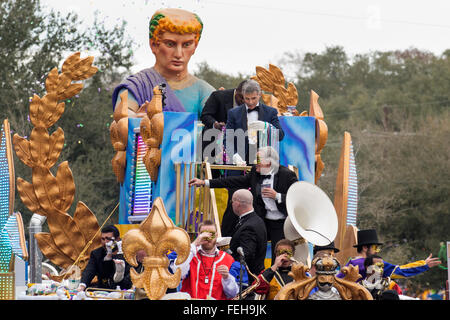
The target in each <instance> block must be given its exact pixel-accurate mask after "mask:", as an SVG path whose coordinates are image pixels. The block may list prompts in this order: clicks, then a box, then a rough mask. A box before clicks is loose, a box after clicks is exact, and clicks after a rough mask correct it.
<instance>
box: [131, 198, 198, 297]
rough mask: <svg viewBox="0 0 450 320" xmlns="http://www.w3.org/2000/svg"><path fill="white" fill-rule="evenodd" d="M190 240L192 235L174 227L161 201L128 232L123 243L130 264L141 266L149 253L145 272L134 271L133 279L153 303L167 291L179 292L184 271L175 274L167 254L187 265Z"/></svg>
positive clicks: (158, 199) (145, 262)
mask: <svg viewBox="0 0 450 320" xmlns="http://www.w3.org/2000/svg"><path fill="white" fill-rule="evenodd" d="M190 244H191V242H190V238H189V235H188V233H187V232H186V231H185V230H183V229H181V228H178V227H176V226H175V225H174V223H173V222H172V220H171V219H170V218H169V216H168V215H167V212H166V209H165V207H164V203H163V201H162V199H161V198H157V199H156V200H155V201H154V203H153V206H152V210H151V211H150V214H149V215H148V217H147V218H146V219H145V220H144V221H142V222H141V224H140V226H139V228H138V229H131V230H130V231H128V232H127V233H126V234H125V235H124V237H123V240H122V248H123V253H124V256H125V259H126V261H127V262H128V263H129V264H130V265H132V266H134V267H137V266H138V260H137V257H136V256H137V255H138V254H141V253H142V252H145V254H144V255H143V256H144V258H143V259H142V265H143V271H142V272H141V273H138V272H136V270H134V269H133V268H131V269H130V276H131V280H132V281H133V284H134V285H135V287H136V288H143V289H144V290H145V293H146V294H147V297H148V298H149V299H150V300H159V299H161V298H162V297H163V296H164V295H165V293H166V290H167V288H176V287H177V286H178V284H179V283H180V279H181V270H180V269H177V270H176V272H175V273H174V274H171V273H170V272H169V270H168V267H169V259H168V258H167V252H168V251H169V250H173V251H175V252H176V253H177V263H178V264H179V263H183V262H184V261H186V259H187V258H188V256H189V251H190Z"/></svg>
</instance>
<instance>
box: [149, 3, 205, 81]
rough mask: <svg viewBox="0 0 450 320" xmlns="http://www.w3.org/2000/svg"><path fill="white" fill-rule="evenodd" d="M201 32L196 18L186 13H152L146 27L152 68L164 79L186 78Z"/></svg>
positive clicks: (164, 10)
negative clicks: (154, 59)
mask: <svg viewBox="0 0 450 320" xmlns="http://www.w3.org/2000/svg"><path fill="white" fill-rule="evenodd" d="M202 29H203V23H202V21H201V20H200V18H199V17H198V16H197V15H196V14H194V13H191V12H189V11H186V10H182V9H171V8H168V9H161V10H158V11H156V12H155V14H154V15H153V16H152V18H151V20H150V24H149V33H150V48H151V50H152V52H153V54H154V55H155V57H156V62H155V69H156V70H157V71H158V72H159V73H160V74H161V75H162V76H164V77H165V78H166V79H168V80H176V79H178V80H180V79H182V78H183V77H184V76H186V75H187V72H188V70H187V65H188V63H189V60H190V59H191V56H192V55H193V54H194V53H195V49H196V48H197V45H198V41H199V40H200V36H201V33H202Z"/></svg>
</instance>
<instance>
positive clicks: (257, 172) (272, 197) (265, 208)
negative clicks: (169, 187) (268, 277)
mask: <svg viewBox="0 0 450 320" xmlns="http://www.w3.org/2000/svg"><path fill="white" fill-rule="evenodd" d="M256 156H257V163H256V165H255V166H253V167H252V169H251V170H250V172H248V173H247V174H245V175H242V176H228V177H226V178H218V179H211V180H200V179H197V178H195V179H192V180H191V181H189V185H190V186H191V185H195V186H205V185H206V186H209V187H210V188H234V189H243V188H247V189H248V188H250V191H251V193H252V195H253V207H254V209H255V212H256V214H257V215H258V216H259V217H260V218H261V219H263V220H264V223H265V226H266V229H267V236H268V240H270V241H271V243H272V244H273V246H272V261H275V252H274V247H275V244H276V243H277V242H278V241H280V240H281V239H283V238H284V237H285V236H284V230H283V226H284V221H285V220H286V217H287V209H286V194H287V191H288V189H289V187H290V186H291V185H292V184H293V183H294V182H297V181H298V178H297V175H296V174H295V173H294V172H293V171H291V170H289V169H288V168H286V167H284V166H282V165H280V164H279V156H278V152H276V150H275V149H274V148H272V147H263V148H260V149H259V150H258V152H257V155H256ZM230 219H232V218H231V217H230V216H229V215H228V214H227V212H225V214H224V216H223V219H222V223H223V222H224V221H226V220H230Z"/></svg>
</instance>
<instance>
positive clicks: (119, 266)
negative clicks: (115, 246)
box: [113, 259, 125, 283]
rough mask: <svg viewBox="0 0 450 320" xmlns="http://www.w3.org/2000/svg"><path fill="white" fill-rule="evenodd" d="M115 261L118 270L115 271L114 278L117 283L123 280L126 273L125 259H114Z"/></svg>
mask: <svg viewBox="0 0 450 320" xmlns="http://www.w3.org/2000/svg"><path fill="white" fill-rule="evenodd" d="M113 261H114V263H115V265H116V272H115V273H114V277H113V280H114V282H116V283H117V282H120V281H122V279H123V276H124V274H125V261H123V260H121V259H114V260H113Z"/></svg>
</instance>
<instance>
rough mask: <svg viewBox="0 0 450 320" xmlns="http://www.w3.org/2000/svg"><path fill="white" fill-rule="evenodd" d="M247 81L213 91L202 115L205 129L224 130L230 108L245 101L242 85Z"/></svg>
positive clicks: (201, 118)
mask: <svg viewBox="0 0 450 320" xmlns="http://www.w3.org/2000/svg"><path fill="white" fill-rule="evenodd" d="M245 82H246V80H244V81H242V82H241V83H240V84H239V85H238V86H237V87H236V88H235V89H227V90H220V89H219V90H216V91H214V92H212V93H211V95H210V96H209V98H208V100H206V103H205V106H204V107H203V110H202V115H201V117H200V120H201V121H202V123H203V124H204V126H205V129H211V128H214V129H217V130H222V128H223V127H225V124H226V122H227V113H228V110H230V109H231V108H233V107H235V106H240V105H242V104H243V103H244V97H243V96H242V86H243V85H244V83H245Z"/></svg>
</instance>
